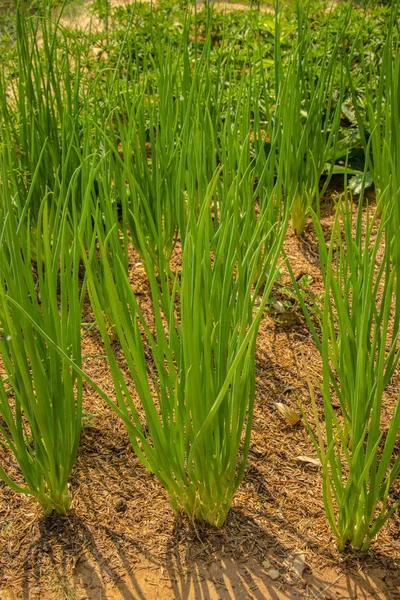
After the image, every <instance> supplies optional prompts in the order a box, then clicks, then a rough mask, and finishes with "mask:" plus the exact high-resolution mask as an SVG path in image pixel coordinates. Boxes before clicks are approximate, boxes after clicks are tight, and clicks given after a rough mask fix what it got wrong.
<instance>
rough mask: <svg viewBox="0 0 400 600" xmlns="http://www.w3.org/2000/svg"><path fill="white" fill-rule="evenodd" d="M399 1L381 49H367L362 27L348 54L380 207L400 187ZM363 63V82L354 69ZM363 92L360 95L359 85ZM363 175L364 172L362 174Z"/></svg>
mask: <svg viewBox="0 0 400 600" xmlns="http://www.w3.org/2000/svg"><path fill="white" fill-rule="evenodd" d="M398 18H399V3H398V2H395V3H393V7H392V13H391V17H390V19H388V23H387V27H386V31H385V34H386V35H385V43H384V46H383V49H382V53H380V54H379V55H375V54H374V53H372V52H369V51H368V47H367V46H366V44H365V42H364V41H363V37H362V33H363V31H362V30H361V32H360V36H359V38H358V39H357V40H356V43H355V44H354V49H353V51H352V52H351V53H350V54H349V56H346V58H345V64H346V68H347V74H348V81H349V86H350V91H351V96H352V101H353V107H354V113H355V121H356V123H357V128H358V132H359V135H360V138H361V142H362V144H363V147H364V151H365V155H366V166H367V169H368V179H369V181H370V182H372V183H373V184H374V188H375V193H376V201H377V203H378V205H379V207H380V208H379V210H382V204H383V202H386V203H392V202H395V201H396V200H395V198H396V196H397V197H398V194H399V189H400V177H399V173H400V147H399V143H398V140H399V135H400V79H399V76H400V40H399V35H400V32H399V28H398ZM356 61H358V62H359V63H360V70H361V76H360V77H361V84H360V81H359V80H356V79H355V76H354V74H353V72H352V67H353V64H354V62H356ZM360 85H361V86H362V89H363V93H362V95H360V93H359V91H358V90H359V87H360ZM359 178H361V176H359Z"/></svg>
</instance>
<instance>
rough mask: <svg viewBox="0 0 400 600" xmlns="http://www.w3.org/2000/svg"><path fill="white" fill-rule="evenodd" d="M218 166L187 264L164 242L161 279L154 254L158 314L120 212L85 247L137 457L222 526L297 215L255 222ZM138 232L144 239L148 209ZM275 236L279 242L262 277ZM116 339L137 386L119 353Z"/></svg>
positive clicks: (188, 236)
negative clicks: (258, 354)
mask: <svg viewBox="0 0 400 600" xmlns="http://www.w3.org/2000/svg"><path fill="white" fill-rule="evenodd" d="M219 177H220V173H219V171H217V172H216V174H215V176H214V177H213V179H212V181H211V182H210V183H209V186H208V188H207V190H206V193H205V195H204V197H202V198H201V197H200V198H198V197H196V198H189V211H188V222H187V228H186V231H185V243H184V245H183V250H182V254H183V256H182V269H181V273H180V274H179V273H176V274H175V275H174V274H173V273H171V271H170V268H169V265H168V263H167V262H166V261H165V258H164V256H163V255H162V254H161V255H160V257H159V261H160V262H159V268H158V271H159V274H160V275H159V277H160V281H159V280H158V279H157V278H156V276H155V274H154V270H153V268H152V266H153V263H152V260H151V258H150V257H149V256H147V257H146V256H145V258H144V260H145V262H146V267H147V272H148V277H149V283H150V288H151V296H152V303H153V311H154V324H153V325H150V324H149V323H147V321H146V318H145V316H144V314H143V311H142V309H141V307H140V304H139V300H138V299H137V298H136V297H135V294H134V292H133V289H132V287H131V283H130V281H129V273H128V271H127V269H126V260H125V256H124V249H123V248H121V245H120V239H119V231H118V228H119V226H118V223H117V222H115V221H114V222H110V223H108V224H106V227H105V228H104V226H103V224H102V223H101V222H100V213H99V212H97V213H95V212H94V210H90V213H92V214H96V217H95V219H94V230H93V243H92V245H91V248H90V249H89V251H88V255H87V259H86V268H87V273H88V289H89V294H90V299H91V303H92V307H93V311H94V315H95V319H96V323H97V326H98V327H99V329H100V332H101V335H102V337H103V340H104V344H105V348H106V353H107V357H108V361H109V364H110V368H111V372H112V377H113V380H114V387H115V394H116V398H117V400H116V402H115V403H113V402H112V401H111V399H109V398H108V402H109V403H110V404H111V405H112V406H113V408H114V409H115V410H116V412H117V413H118V414H119V415H120V416H121V418H122V419H123V420H124V422H125V425H126V427H127V431H128V434H129V436H130V440H131V442H132V446H133V448H134V450H135V452H136V453H137V456H138V457H139V459H140V460H141V461H142V463H143V464H144V465H145V466H146V467H147V468H148V469H149V470H150V471H151V472H152V473H154V475H155V476H156V477H157V478H158V480H159V481H160V482H161V483H162V485H163V486H164V487H165V488H166V489H167V491H168V494H169V498H170V501H171V505H172V507H173V508H174V509H175V510H179V509H182V510H183V511H185V513H186V514H188V515H189V516H190V517H191V518H192V519H196V520H199V521H205V522H208V523H211V524H212V525H216V526H221V525H222V523H223V522H224V521H225V519H226V516H227V513H228V510H229V507H230V504H231V500H232V496H233V494H234V492H235V490H236V489H237V487H238V486H239V484H240V481H241V479H242V477H243V473H244V469H245V465H246V459H247V455H248V449H249V443H250V434H251V427H252V415H253V406H254V394H255V343H256V336H257V330H258V327H259V324H260V320H261V317H262V313H263V309H264V307H265V305H266V302H267V300H268V296H269V293H270V290H271V287H272V284H273V281H274V279H275V276H276V273H277V261H278V257H279V254H280V249H281V246H282V242H283V238H284V234H285V231H286V226H287V218H286V219H285V220H284V222H283V223H282V224H281V223H279V225H281V227H280V228H279V230H278V232H276V231H275V229H277V224H276V223H268V222H267V221H266V219H265V218H260V220H259V221H258V222H257V224H256V226H255V227H254V221H253V219H252V218H251V219H250V218H249V217H246V215H245V214H244V215H243V214H242V213H241V210H240V206H239V202H238V198H237V189H238V188H237V186H235V185H232V186H231V187H230V189H225V188H223V190H224V197H223V198H219V197H218V193H217V192H216V189H217V182H218V180H219ZM245 183H246V185H247V180H246V182H245ZM220 203H221V204H222V203H224V205H225V206H224V218H223V219H222V218H220V215H221V214H222V211H220V210H219V204H220ZM265 214H266V213H265ZM92 222H93V221H92V220H90V221H89V225H90V224H91V223H92ZM261 231H262V232H263V235H261V234H260V232H261ZM136 232H137V235H138V236H139V239H140V241H141V243H145V241H144V240H143V235H144V234H143V231H142V229H141V227H140V221H139V219H137V220H136ZM86 235H87V230H86V233H85V236H86ZM269 236H273V239H274V243H273V244H270V245H269V251H268V254H267V255H266V256H265V260H264V263H263V268H262V272H261V274H260V276H259V277H258V278H257V279H256V283H255V285H254V284H253V282H254V280H255V273H256V272H257V270H258V271H259V256H260V253H262V251H263V246H264V244H267V243H268V238H269ZM113 238H114V241H113ZM118 248H119V249H118ZM259 294H261V304H260V305H258V304H257V306H256V300H257V298H259ZM109 324H110V325H112V333H111V334H110V327H109V326H108V325H109ZM112 342H113V344H112ZM115 342H118V343H119V345H120V348H121V351H122V353H123V357H124V361H125V362H126V365H127V367H128V369H129V372H130V375H131V378H132V382H133V384H134V388H135V392H134V391H132V387H131V385H130V382H129V381H127V380H126V375H125V372H126V370H125V371H123V370H122V369H121V366H120V363H119V362H118V361H117V358H116V356H115V352H114V349H113V346H114V344H115ZM149 356H151V359H150V360H149ZM103 397H104V393H103Z"/></svg>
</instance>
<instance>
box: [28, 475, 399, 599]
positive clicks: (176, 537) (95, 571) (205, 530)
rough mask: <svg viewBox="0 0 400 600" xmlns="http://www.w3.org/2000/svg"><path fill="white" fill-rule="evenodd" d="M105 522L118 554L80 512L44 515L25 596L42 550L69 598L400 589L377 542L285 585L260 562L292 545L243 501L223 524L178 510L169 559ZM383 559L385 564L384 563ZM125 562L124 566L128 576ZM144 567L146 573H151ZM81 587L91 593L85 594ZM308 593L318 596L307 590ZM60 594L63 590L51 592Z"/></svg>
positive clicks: (291, 530)
mask: <svg viewBox="0 0 400 600" xmlns="http://www.w3.org/2000/svg"><path fill="white" fill-rule="evenodd" d="M246 477H249V478H250V479H251V481H252V482H253V483H257V482H258V485H257V493H258V495H259V496H260V497H261V498H262V499H264V502H265V503H268V502H270V501H271V493H270V490H269V489H268V487H267V486H266V484H265V477H264V476H263V475H262V474H261V473H260V472H259V471H258V469H257V468H256V467H254V466H251V468H250V469H249V473H248V474H247V475H246ZM277 519H278V521H279V523H278V525H279V528H280V529H281V530H285V529H286V532H285V535H284V537H286V534H288V535H289V536H293V535H295V536H296V537H298V535H299V532H298V531H296V528H295V527H294V526H293V525H292V524H291V523H290V522H289V521H285V520H284V519H279V518H278V517H276V516H275V517H274V516H271V515H269V520H270V522H271V525H273V524H274V522H275V521H276V520H277ZM99 529H100V530H102V533H103V535H104V536H105V538H106V539H107V540H108V543H109V546H112V547H113V550H114V552H113V558H110V557H109V554H110V553H109V552H107V553H105V552H104V551H103V550H102V549H101V548H99V546H98V544H97V542H96V537H97V535H98V533H99V531H97V532H93V531H91V529H90V528H89V527H87V526H86V525H85V524H84V522H83V520H82V519H80V518H79V517H78V516H77V515H76V514H75V513H74V511H72V512H71V513H70V515H69V516H68V517H53V518H42V519H41V520H40V521H39V532H40V535H39V538H38V539H37V540H36V541H35V542H34V543H33V544H32V545H31V546H30V547H29V549H28V550H27V553H26V555H25V557H24V559H23V560H24V576H23V584H22V597H23V599H24V600H28V599H30V598H31V597H32V598H33V597H36V596H34V595H33V594H32V595H31V589H32V590H34V588H35V584H36V585H38V586H43V582H42V581H41V575H42V574H41V568H40V565H41V562H42V560H41V558H42V555H43V554H46V557H47V559H48V560H49V561H50V563H51V564H52V566H53V569H54V572H55V573H57V574H58V586H59V589H60V590H63V592H64V593H63V597H66V598H68V599H69V598H87V599H88V600H95V599H96V600H97V599H99V598H103V599H107V598H109V599H113V598H117V597H118V598H123V599H126V600H135V599H140V600H148V599H150V598H153V597H154V598H155V597H157V594H156V591H157V593H159V592H161V593H162V595H161V596H160V597H165V598H170V597H171V598H176V599H177V600H185V599H189V598H195V599H197V598H199V599H200V598H201V599H207V598H209V599H213V598H220V599H221V600H225V599H231V600H242V599H243V598H247V597H252V598H256V599H257V600H263V599H266V598H271V599H275V598H276V599H278V598H283V599H285V598H287V599H296V600H297V599H300V598H305V597H311V598H312V597H315V598H318V597H321V596H318V594H320V593H321V591H324V590H325V589H326V590H327V589H329V590H330V592H331V593H332V592H333V590H334V589H339V588H338V585H339V584H340V586H341V587H340V590H341V593H346V594H348V596H335V595H329V594H328V596H322V597H324V598H336V597H342V598H344V597H348V598H356V597H357V598H381V597H383V598H387V599H388V600H391V599H392V598H393V600H395V598H396V596H397V593H398V591H399V588H398V587H397V583H396V581H395V580H394V579H393V580H391V579H390V575H389V577H388V574H389V573H396V571H397V572H399V570H400V562H399V561H397V560H392V559H390V558H388V556H387V555H382V554H381V553H380V552H379V550H378V549H372V550H371V551H370V552H369V553H367V554H366V555H365V557H362V558H360V556H359V555H357V554H356V553H347V554H345V555H343V558H342V564H341V574H339V575H338V574H337V572H335V571H333V570H332V571H329V572H328V571H326V570H325V571H324V572H321V573H320V572H316V571H315V570H313V571H311V570H309V569H307V570H306V572H305V574H304V575H303V578H302V579H300V578H298V577H295V579H294V580H293V579H292V583H293V584H294V585H293V587H291V586H289V585H286V584H285V583H284V579H283V580H282V577H281V578H280V579H278V580H277V581H276V582H275V581H273V580H272V579H270V578H269V577H268V576H267V575H266V572H265V569H263V568H262V567H261V564H260V556H263V557H264V559H265V560H268V562H270V563H271V567H272V568H274V567H275V568H279V566H280V565H282V564H283V562H284V560H285V558H287V557H288V556H289V555H290V554H291V552H292V551H293V548H289V547H288V546H287V545H286V544H282V543H281V542H280V541H279V540H278V539H277V537H276V535H274V534H273V533H270V532H269V531H268V530H267V528H266V527H263V526H261V525H260V523H258V522H257V520H256V519H255V518H253V517H252V516H249V515H248V514H246V509H243V508H241V507H236V508H235V507H234V508H232V509H231V511H230V513H229V516H228V519H227V522H226V524H225V526H224V527H223V529H222V530H217V529H214V528H212V527H210V526H204V525H199V526H196V527H195V526H193V525H192V524H191V523H190V522H189V521H188V519H186V518H181V517H179V516H177V517H175V518H174V519H173V522H172V530H171V531H170V535H169V537H168V539H167V541H166V552H165V555H164V557H163V558H162V559H161V558H160V555H159V554H158V555H157V553H155V554H153V553H152V552H149V551H148V549H147V548H146V544H145V542H144V543H143V544H142V543H140V542H138V538H137V536H135V537H133V536H131V535H128V534H126V533H124V532H122V531H117V530H114V529H113V528H111V527H108V526H105V525H103V526H100V527H99ZM304 543H305V544H308V543H309V544H310V545H311V546H312V548H313V551H314V552H315V553H316V554H321V553H322V554H325V551H324V549H323V548H316V547H315V546H316V544H315V540H314V539H310V540H307V539H306V538H305V539H304ZM53 544H57V546H58V547H59V546H61V548H62V551H61V555H60V554H58V555H56V554H53ZM128 549H129V551H127V550H128ZM132 550H134V552H135V554H136V555H137V561H136V563H134V564H133V565H132V560H131V553H132ZM326 554H327V558H332V557H331V556H329V552H327V553H326ZM253 557H254V558H253ZM256 559H258V560H256ZM71 564H73V565H74V577H73V580H72V581H71V577H70V575H69V573H70V570H71ZM376 565H382V568H379V567H377V566H376ZM121 568H122V569H123V571H124V576H123V577H122V576H121ZM267 570H268V569H267ZM357 570H358V572H357ZM283 571H285V569H283ZM143 574H146V577H145V578H144V577H143ZM149 574H150V575H149ZM281 575H282V569H281ZM292 575H293V574H292ZM152 578H153V579H154V581H152ZM339 580H340V581H339ZM107 581H110V582H111V584H112V589H113V590H115V591H118V595H115V591H114V592H113V591H112V590H110V586H109V585H108V583H107ZM286 581H287V579H286ZM152 586H153V587H152ZM155 588H156V589H155ZM153 590H154V593H155V595H153ZM396 590H397V591H396ZM77 591H79V592H80V593H81V594H82V593H84V594H85V595H84V596H82V595H80V596H78V595H76V593H77ZM309 592H311V593H312V594H313V595H311V596H308V593H309ZM306 593H307V596H306ZM382 593H383V596H381V594H382ZM247 594H250V596H248V595H247ZM44 597H46V594H45V595H44ZM55 597H58V596H52V598H55ZM397 597H398V596H397Z"/></svg>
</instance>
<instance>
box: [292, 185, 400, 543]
mask: <svg viewBox="0 0 400 600" xmlns="http://www.w3.org/2000/svg"><path fill="white" fill-rule="evenodd" d="M389 218H390V213H389V211H387V210H384V212H383V214H382V218H381V219H380V220H379V217H377V213H376V212H375V214H372V213H371V211H370V210H369V208H368V207H367V209H366V215H363V209H362V202H360V203H359V205H358V208H354V205H353V203H352V200H351V198H350V197H349V196H348V195H346V196H345V198H344V200H341V201H340V202H339V204H338V206H337V212H336V218H335V222H334V226H333V231H332V237H331V241H330V245H329V248H326V244H325V240H324V236H323V232H322V228H321V226H320V224H319V221H318V220H317V219H315V220H314V223H315V227H316V230H317V233H318V237H319V243H320V258H321V266H322V269H323V276H324V282H325V302H324V309H323V318H322V323H321V326H322V341H321V340H319V338H318V336H317V334H316V331H315V329H314V328H313V326H312V323H311V320H310V317H309V315H308V312H307V308H306V306H305V305H304V303H303V302H302V304H303V309H304V310H305V312H306V315H307V318H308V320H309V323H310V325H311V327H312V330H313V332H314V338H315V340H316V343H317V345H318V347H319V350H320V352H321V355H322V360H323V386H322V394H323V400H324V409H325V423H324V424H322V423H321V422H320V420H319V418H318V415H317V409H316V404H315V401H314V396H313V394H312V401H313V412H314V416H315V419H316V424H317V432H318V435H317V436H314V434H313V433H312V431H311V428H310V427H309V430H310V433H311V435H312V438H313V441H314V444H315V446H316V448H317V451H318V453H319V456H320V459H321V462H322V466H323V492H324V503H325V509H326V514H327V517H328V521H329V524H330V526H331V528H332V531H333V533H334V534H335V536H336V538H337V540H338V547H339V550H340V551H342V550H344V549H345V547H346V545H347V544H349V545H351V546H353V547H354V548H356V549H362V550H367V549H368V548H369V546H370V544H371V542H372V541H373V539H374V537H375V536H376V534H377V533H378V531H379V530H380V528H381V527H382V526H383V524H384V523H385V522H386V521H387V519H388V518H389V517H390V516H391V515H392V514H393V512H394V511H395V510H396V508H397V507H398V506H399V505H400V501H392V500H391V499H390V492H391V489H392V485H393V483H394V481H395V480H396V478H397V476H398V474H399V472H400V457H399V456H396V451H395V450H396V443H398V434H399V431H400V397H399V398H398V400H397V402H396V404H395V406H394V409H393V412H392V413H391V409H390V406H387V405H386V402H385V395H384V392H385V389H386V387H387V385H388V384H389V382H390V380H391V378H392V376H393V374H394V371H395V369H396V367H397V365H398V364H399V359H400V349H399V347H398V340H399V316H400V297H399V295H398V293H397V290H398V281H399V276H400V273H399V271H398V268H397V266H396V267H395V266H394V264H393V263H392V260H391V247H390V244H386V245H385V244H384V237H385V228H386V227H387V226H388V219H389ZM382 248H383V250H382ZM300 300H301V301H302V299H301V297H300ZM337 400H339V404H340V414H338V412H337V410H336V409H335V404H337ZM388 411H389V414H391V416H390V418H389V420H388V424H385V423H384V422H383V420H382V417H383V415H385V414H387V412H388Z"/></svg>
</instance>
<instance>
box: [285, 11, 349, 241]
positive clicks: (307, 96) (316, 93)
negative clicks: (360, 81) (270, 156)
mask: <svg viewBox="0 0 400 600" xmlns="http://www.w3.org/2000/svg"><path fill="white" fill-rule="evenodd" d="M279 18H280V17H279V12H278V10H277V11H276V19H275V72H276V76H275V80H276V81H275V93H276V111H275V117H274V118H275V121H276V124H275V129H277V128H278V129H279V130H280V133H279V136H278V138H277V140H278V141H277V162H278V171H279V173H281V177H282V181H283V187H284V195H285V201H286V202H288V203H289V204H290V205H291V206H292V209H291V210H292V227H293V230H294V232H295V233H296V234H297V235H301V234H302V232H303V230H304V227H305V225H306V223H307V219H308V216H309V211H310V208H311V207H312V205H313V203H314V201H316V202H317V205H318V199H319V197H320V196H321V195H322V194H323V193H324V191H325V190H326V188H327V186H328V184H329V181H330V177H331V175H332V173H333V168H334V162H335V156H336V151H335V148H336V145H337V140H338V135H339V125H340V106H341V97H342V91H341V87H342V86H341V87H339V89H338V87H337V81H338V79H339V80H340V78H341V75H340V64H339V62H338V54H339V42H340V39H341V36H342V35H343V34H342V32H340V33H338V35H337V36H336V39H335V40H332V39H331V38H330V36H329V35H328V34H326V39H325V46H324V50H323V52H322V58H319V57H316V56H315V53H314V52H313V51H312V44H313V39H312V32H311V30H310V28H309V23H308V5H306V6H303V5H302V3H301V2H297V23H298V29H297V41H296V46H295V47H294V50H293V56H292V58H291V60H290V62H289V64H288V65H287V66H286V65H285V66H284V65H283V61H282V56H281V51H280V43H281V42H280V24H279ZM325 171H326V173H327V176H326V178H325V181H324V186H323V189H322V190H320V189H319V185H320V180H321V177H322V175H323V173H324V172H325ZM317 208H318V206H317Z"/></svg>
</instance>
